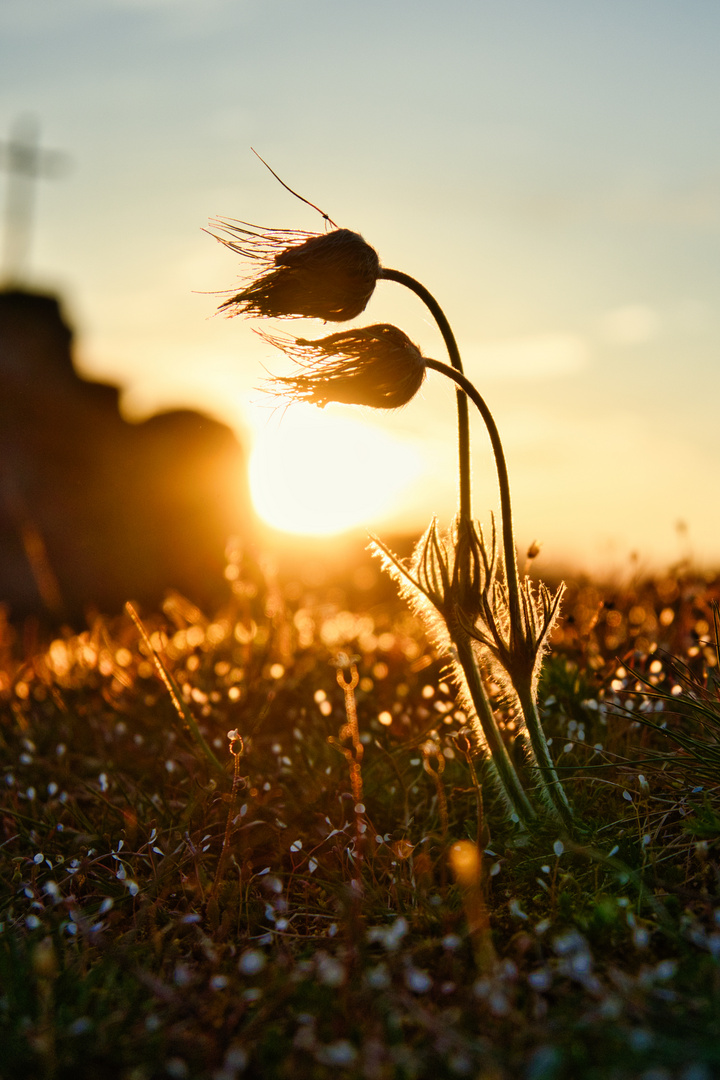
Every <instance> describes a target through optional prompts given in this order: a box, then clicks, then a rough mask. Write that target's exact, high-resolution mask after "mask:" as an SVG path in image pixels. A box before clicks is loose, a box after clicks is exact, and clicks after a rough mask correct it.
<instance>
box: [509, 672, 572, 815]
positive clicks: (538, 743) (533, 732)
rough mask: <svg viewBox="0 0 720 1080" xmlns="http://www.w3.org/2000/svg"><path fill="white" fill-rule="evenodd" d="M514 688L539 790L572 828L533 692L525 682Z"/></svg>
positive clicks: (565, 799)
mask: <svg viewBox="0 0 720 1080" xmlns="http://www.w3.org/2000/svg"><path fill="white" fill-rule="evenodd" d="M515 690H516V692H517V695H518V699H519V701H520V708H521V709H522V712H523V716H524V717H525V724H526V727H527V731H528V735H529V737H530V745H531V747H532V749H533V753H534V755H535V761H536V762H537V770H538V779H539V781H540V784H539V786H540V790H541V791H542V792H543V793H544V795H545V797H546V798H547V800H548V802H549V803H550V806H551V807H552V810H553V811H554V812H555V814H556V816H557V817H558V818H559V819H560V820H561V821H562V822H563V824H564V825H565V826H566V828H568V829H572V827H573V820H572V810H571V809H570V803H569V802H568V797H567V795H566V794H565V790H564V788H563V786H562V784H561V782H560V778H559V777H558V774H557V772H556V771H555V764H554V762H553V759H552V758H551V756H550V750H549V748H548V744H547V741H546V739H545V734H544V732H543V729H542V724H541V722H540V716H539V714H538V709H537V703H536V702H535V698H534V696H533V693H532V691H531V689H530V686H529V684H527V683H526V684H524V685H519V684H518V683H517V682H516V683H515Z"/></svg>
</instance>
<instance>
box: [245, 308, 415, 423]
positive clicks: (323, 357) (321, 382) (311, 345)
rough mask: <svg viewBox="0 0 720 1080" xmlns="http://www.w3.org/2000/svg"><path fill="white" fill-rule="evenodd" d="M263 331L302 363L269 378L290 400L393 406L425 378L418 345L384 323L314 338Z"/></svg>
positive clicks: (411, 394) (408, 397)
mask: <svg viewBox="0 0 720 1080" xmlns="http://www.w3.org/2000/svg"><path fill="white" fill-rule="evenodd" d="M263 336H264V337H265V339H266V340H267V341H269V342H270V343H271V344H273V345H275V346H277V347H278V348H279V349H282V350H283V352H286V353H287V354H288V355H289V356H291V357H292V358H293V359H294V360H296V361H297V363H298V364H300V365H301V366H302V368H303V371H302V373H301V374H298V375H290V376H286V377H279V378H275V379H273V380H272V383H271V387H270V389H272V390H275V391H276V392H278V393H280V394H281V395H283V396H284V397H286V398H288V399H289V400H290V401H308V402H311V403H312V404H314V405H320V406H324V405H327V403H328V402H329V401H337V402H342V403H344V404H346V405H368V406H370V408H373V409H397V408H400V406H402V405H406V404H407V402H408V401H410V400H411V399H412V398H413V397H414V396H415V394H416V393H417V392H418V390H419V389H420V387H421V386H422V383H423V379H424V378H425V358H424V357H423V355H422V353H421V352H420V350H419V349H418V347H417V346H416V345H413V343H412V341H410V338H409V337H407V335H406V334H404V333H403V331H402V330H399V329H398V328H397V327H396V326H391V325H389V324H387V323H378V324H376V325H375V326H364V327H360V328H359V329H357V330H343V331H341V332H340V333H337V334H330V336H329V337H325V338H320V339H318V340H316V341H307V340H306V339H305V338H288V339H284V338H281V337H273V336H271V335H269V334H264V335H263Z"/></svg>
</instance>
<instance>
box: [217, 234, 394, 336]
mask: <svg viewBox="0 0 720 1080" xmlns="http://www.w3.org/2000/svg"><path fill="white" fill-rule="evenodd" d="M213 224H214V225H215V226H216V227H217V228H218V229H219V230H220V232H222V233H226V234H227V236H228V237H229V239H228V238H227V237H226V236H218V235H217V233H211V235H212V236H214V237H215V239H216V240H219V241H220V243H221V244H225V246H226V247H229V248H230V249H231V250H232V251H235V252H237V253H238V254H240V255H242V256H244V257H245V258H248V259H254V260H256V261H257V263H258V264H259V269H258V272H257V273H255V274H253V275H251V276H250V278H249V280H248V284H247V285H246V287H245V288H244V289H243V290H242V291H241V292H239V293H237V294H236V295H235V296H231V297H230V299H229V300H226V301H225V302H224V303H222V304H221V305H220V308H219V310H220V311H226V312H227V313H228V314H229V315H250V316H260V317H263V318H273V319H276V318H310V319H323V320H326V321H330V322H346V321H347V320H348V319H354V318H355V316H356V315H359V314H360V313H361V312H362V311H364V309H365V307H366V305H367V302H368V300H369V299H370V297H371V296H372V293H373V290H374V288H375V283H376V282H377V280H378V276H379V274H380V260H379V258H378V255H377V252H376V251H375V250H374V248H371V247H370V245H369V244H367V243H366V242H365V241H364V240H363V238H362V236H360V235H359V234H358V233H356V232H351V230H350V229H334V230H333V231H332V232H329V233H307V232H294V231H282V230H275V229H263V228H260V227H258V226H255V225H247V224H246V223H245V222H235V221H225V220H219V221H216V222H214V223H213Z"/></svg>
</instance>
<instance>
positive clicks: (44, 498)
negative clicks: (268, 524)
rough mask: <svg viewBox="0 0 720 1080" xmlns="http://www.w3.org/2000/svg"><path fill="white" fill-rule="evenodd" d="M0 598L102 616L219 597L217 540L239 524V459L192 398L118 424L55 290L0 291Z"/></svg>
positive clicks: (243, 506) (243, 528)
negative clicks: (77, 360) (86, 367)
mask: <svg viewBox="0 0 720 1080" xmlns="http://www.w3.org/2000/svg"><path fill="white" fill-rule="evenodd" d="M0 384H1V389H0V603H1V604H5V605H7V606H8V607H9V608H10V613H11V615H13V616H14V615H25V614H28V613H31V612H36V613H45V614H47V615H50V616H53V617H55V618H68V619H74V618H77V617H80V616H82V615H83V613H85V612H86V611H87V610H88V609H94V610H99V611H101V612H103V613H106V614H113V613H115V612H117V611H119V610H121V608H122V606H123V604H124V603H125V601H126V600H135V601H139V602H141V603H144V604H146V605H156V604H158V603H159V602H160V600H161V599H162V597H163V595H164V593H165V592H166V591H167V590H168V589H175V590H178V591H179V592H181V593H183V594H184V595H186V596H187V597H188V598H189V599H190V600H192V601H193V602H195V603H198V604H200V605H201V606H207V605H211V604H214V603H217V602H218V601H220V600H222V599H223V598H224V597H226V596H227V595H228V593H227V588H226V586H225V582H224V578H223V571H224V566H225V558H224V551H225V545H226V542H227V539H228V537H229V536H230V535H233V534H238V533H240V534H243V533H246V532H247V529H248V521H249V517H250V514H249V509H248V508H249V500H248V496H247V487H246V480H245V471H244V461H243V455H242V453H241V450H240V447H239V445H238V443H237V440H236V439H235V436H234V435H233V433H232V432H231V431H230V429H229V428H227V427H226V426H225V425H224V424H221V423H219V422H217V421H215V420H213V419H210V418H209V417H207V416H203V415H201V414H200V413H196V412H193V411H190V410H177V411H173V412H168V413H164V414H160V415H158V416H154V417H153V418H152V419H150V420H147V421H146V422H144V423H141V424H129V423H127V422H126V421H125V420H124V419H123V418H122V416H121V414H120V412H119V408H118V399H119V391H118V389H117V388H116V387H113V386H107V385H103V384H99V383H93V382H88V381H86V380H83V379H81V378H80V377H79V376H78V375H77V373H76V372H75V369H74V367H73V363H72V332H71V330H70V328H69V327H68V326H67V324H66V323H65V321H64V319H63V317H62V314H61V310H60V305H59V303H58V301H57V299H56V298H54V297H52V296H44V295H38V294H34V293H28V292H23V291H13V290H6V291H5V292H0Z"/></svg>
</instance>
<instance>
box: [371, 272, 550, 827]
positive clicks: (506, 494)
mask: <svg viewBox="0 0 720 1080" xmlns="http://www.w3.org/2000/svg"><path fill="white" fill-rule="evenodd" d="M378 276H379V277H380V278H384V279H385V280H386V281H395V282H397V283H398V284H399V285H404V286H405V287H406V288H408V289H410V290H411V291H412V292H414V293H415V295H416V296H417V297H419V299H420V300H422V301H423V303H424V304H425V306H426V307H427V308H428V310H429V311H430V312H431V314H432V316H433V318H434V319H435V322H436V323H437V325H438V327H439V329H440V333H441V334H442V336H443V340H444V342H445V347H446V348H447V351H448V356H449V358H450V363H451V365H452V366H451V367H448V365H447V364H443V363H441V362H440V361H437V360H430V359H427V358H425V364H426V367H428V368H432V369H434V370H435V371H439V372H440V373H441V374H443V375H446V376H448V377H449V378H450V379H452V380H453V381H454V382H455V384H456V385H457V387H458V391H457V410H458V453H459V462H460V506H459V511H460V513H459V516H460V520H461V521H467V522H469V521H470V520H471V517H472V509H471V506H472V504H471V487H470V485H471V468H470V423H469V417H468V405H467V398H470V399H471V400H472V402H473V404H474V405H475V406H476V407H477V409H478V411H479V412H480V415H481V416H482V418H483V421H484V423H485V427H486V428H487V432H488V435H489V436H490V442H491V444H492V449H493V454H494V456H495V465H496V468H497V475H498V485H499V488H500V508H501V516H502V535H503V548H504V552H505V576H506V583H507V590H508V606H509V613H510V643H511V648H512V645H513V643H514V644H515V646H516V647H517V648H521V647H522V641H523V632H522V613H521V607H520V586H519V582H518V569H517V552H516V550H515V536H514V533H513V525H512V507H511V504H510V481H509V478H508V472H507V464H506V461H505V452H504V450H503V445H502V442H501V440H500V433H499V432H498V429H497V424H496V423H495V419H494V417H493V415H492V413H491V412H490V409H489V408H488V406H487V404H486V402H485V400H484V399H483V398H482V397H481V395H480V394H479V393H478V391H477V389H476V388H475V386H474V385H473V384H472V383H471V382H470V381H469V380H468V379H467V378H466V376H465V374H464V372H463V365H462V360H461V359H460V350H459V349H458V345H457V341H456V340H455V335H454V334H453V331H452V327H451V326H450V323H449V322H448V319H447V316H446V315H445V312H444V311H443V309H442V308H441V307H440V305H439V303H438V302H437V300H436V299H435V297H434V296H433V295H432V293H431V292H430V291H429V290H428V289H426V288H425V286H424V285H423V284H422V283H421V282H419V281H417V280H416V279H415V278H413V277H411V276H410V275H409V274H405V273H403V271H401V270H390V269H387V268H385V267H382V268H381V269H380V272H379V275H378ZM453 640H454V642H455V645H456V647H458V654H460V651H461V644H460V642H459V641H458V636H457V635H453ZM466 644H467V643H466ZM463 652H464V654H465V661H464V662H462V667H463V669H464V670H465V673H466V676H468V686H469V687H470V684H471V683H472V684H473V685H474V688H473V687H471V688H470V689H471V696H472V699H473V704H474V705H475V708H476V711H477V712H478V716H479V717H480V718H481V723H482V726H483V730H484V731H485V737H486V738H487V739H488V747H489V748H490V751H491V753H492V755H493V759H494V760H495V761H496V764H498V773H499V775H500V777H501V782H502V783H503V785H504V787H505V789H506V791H507V792H508V796H509V797H510V798H511V800H512V802H513V804H514V805H515V809H516V811H517V813H518V814H519V816H520V817H521V819H522V820H525V819H526V816H527V815H526V813H523V812H522V811H521V807H520V805H518V798H517V792H518V791H519V793H520V795H521V797H522V800H524V802H525V803H526V804H527V806H528V807H529V803H528V802H527V797H526V795H525V792H524V791H523V790H522V787H521V785H520V782H519V780H518V778H517V774H516V773H515V769H514V767H513V765H512V762H511V761H510V759H509V757H508V756H507V752H505V762H503V761H502V760H501V759H500V758H496V753H495V750H494V749H493V743H491V741H490V738H489V737H488V730H490V729H491V728H492V730H493V732H494V733H495V735H496V736H497V738H494V739H493V742H494V743H495V744H496V745H497V744H498V743H499V746H501V747H502V749H503V751H504V750H505V746H504V743H503V742H502V739H501V737H500V734H499V731H498V729H497V725H496V723H495V720H494V717H493V715H492V709H491V706H490V703H489V701H488V698H487V694H486V693H485V689H484V687H483V685H482V679H481V678H480V675H479V672H478V671H477V666H476V663H475V657H474V654H473V652H472V649H471V648H470V647H469V645H468V648H467V649H466V650H463ZM513 684H514V685H515V690H516V692H517V694H518V698H519V701H520V707H521V709H522V712H523V715H524V717H525V723H526V725H527V729H528V735H529V737H530V745H531V747H532V749H533V752H534V754H535V757H536V760H537V769H538V778H539V781H540V787H541V789H542V791H543V793H544V795H545V797H546V799H547V801H548V803H549V805H550V808H551V809H552V810H553V811H554V812H555V814H556V815H557V816H559V817H560V818H561V819H562V821H563V822H564V823H565V824H566V825H569V823H570V819H571V810H570V805H569V803H568V801H567V796H566V795H565V792H564V791H563V789H562V787H561V785H560V781H559V779H558V776H557V773H556V772H555V767H554V765H553V762H552V758H551V757H550V751H549V749H548V746H547V742H546V739H545V734H544V732H543V730H542V725H541V723H540V717H539V715H538V711H537V705H536V703H535V695H534V693H533V689H532V677H529V678H524V677H521V676H518V675H516V676H515V677H514V678H513ZM488 715H489V717H490V721H491V722H490V723H487V717H488ZM483 716H485V718H486V719H485V720H484V721H483V719H482V717H483ZM486 727H487V728H488V730H485V729H486ZM498 753H499V751H498Z"/></svg>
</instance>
